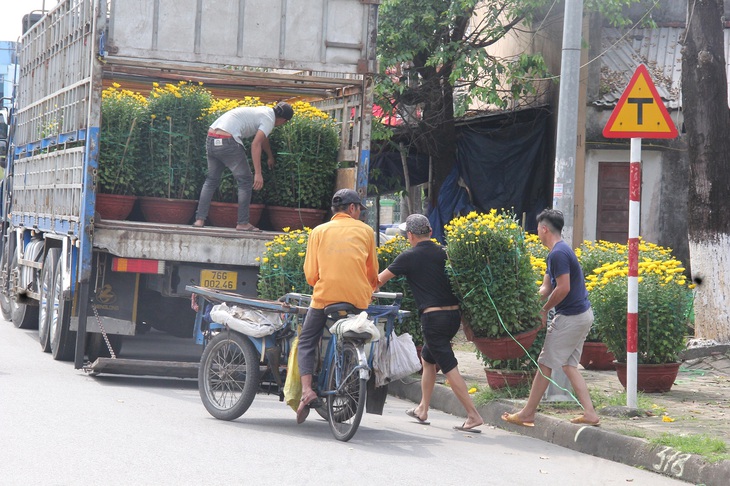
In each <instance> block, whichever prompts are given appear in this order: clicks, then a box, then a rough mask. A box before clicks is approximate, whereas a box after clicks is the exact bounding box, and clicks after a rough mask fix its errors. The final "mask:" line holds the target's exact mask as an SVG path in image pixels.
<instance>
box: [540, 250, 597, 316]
mask: <svg viewBox="0 0 730 486" xmlns="http://www.w3.org/2000/svg"><path fill="white" fill-rule="evenodd" d="M566 273H570V292H568V295H566V296H565V298H564V299H563V300H562V301H561V302H560V303H559V304H558V305H556V306H555V313H556V314H563V315H564V316H574V315H577V314H582V313H583V312H585V311H587V310H588V309H589V308H590V306H591V303H590V301H589V300H588V291H587V290H586V286H585V279H584V277H583V269H582V268H581V267H580V263H578V259H577V258H576V256H575V253H573V250H571V249H570V247H569V246H568V244H567V243H566V242H565V241H563V240H560V241H559V242H557V243H556V244H555V246H553V249H552V251H550V254H548V257H547V274H548V276H549V277H550V284H551V285H552V286H553V288H555V287H556V286H557V283H556V279H557V278H558V277H560V276H561V275H565V274H566Z"/></svg>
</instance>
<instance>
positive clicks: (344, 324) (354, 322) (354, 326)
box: [330, 311, 380, 342]
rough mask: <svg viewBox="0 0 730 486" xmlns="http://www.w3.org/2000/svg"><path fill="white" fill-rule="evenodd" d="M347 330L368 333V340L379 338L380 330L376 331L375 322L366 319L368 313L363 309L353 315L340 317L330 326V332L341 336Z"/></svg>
mask: <svg viewBox="0 0 730 486" xmlns="http://www.w3.org/2000/svg"><path fill="white" fill-rule="evenodd" d="M347 331H353V332H358V333H367V334H370V336H371V337H370V341H376V340H378V339H380V331H378V328H377V326H375V323H374V322H373V321H371V320H370V319H368V313H367V312H365V311H363V312H361V313H360V314H358V315H357V316H355V317H346V318H344V319H340V320H338V321H337V322H335V323H334V324H332V327H330V332H331V333H332V334H337V335H338V336H342V334H344V333H345V332H347ZM370 341H368V342H370Z"/></svg>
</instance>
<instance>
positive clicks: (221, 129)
mask: <svg viewBox="0 0 730 486" xmlns="http://www.w3.org/2000/svg"><path fill="white" fill-rule="evenodd" d="M292 116H294V110H292V107H291V106H290V105H289V104H288V103H283V102H282V103H278V104H277V105H276V106H275V107H274V108H271V107H268V106H256V107H248V106H247V107H240V108H234V109H233V110H230V111H227V112H226V113H224V114H223V115H221V116H220V117H219V118H218V119H217V120H216V121H214V122H213V124H212V125H211V126H210V128H209V129H208V138H207V140H206V142H205V148H206V152H207V154H208V175H207V176H206V178H205V183H204V184H203V189H202V190H201V191H200V200H199V201H198V211H197V214H196V217H195V218H196V219H195V223H194V224H193V226H195V227H197V228H202V227H203V226H205V219H206V218H207V217H208V210H210V201H211V199H213V193H214V192H215V191H216V189H218V186H219V185H220V182H221V175H222V174H223V169H224V168H225V167H228V168H229V169H230V170H231V172H232V173H233V177H234V179H235V180H236V184H238V223H237V224H236V229H237V230H239V231H261V230H260V229H258V228H257V227H255V226H254V225H252V224H251V223H250V222H249V206H250V204H251V190H252V189H253V190H255V191H259V190H261V189H262V188H263V187H264V177H263V175H262V174H261V153H262V152H266V155H267V156H268V159H269V160H268V164H269V168H272V167H273V166H274V154H273V153H272V152H271V146H270V145H269V135H271V131H272V130H273V129H274V127H278V126H280V125H283V124H285V123H286V122H288V121H289V120H291V118H292ZM249 138H252V139H253V140H252V141H251V159H252V160H253V168H254V173H253V174H251V168H250V167H249V165H248V158H246V151H245V150H244V148H243V140H245V139H249Z"/></svg>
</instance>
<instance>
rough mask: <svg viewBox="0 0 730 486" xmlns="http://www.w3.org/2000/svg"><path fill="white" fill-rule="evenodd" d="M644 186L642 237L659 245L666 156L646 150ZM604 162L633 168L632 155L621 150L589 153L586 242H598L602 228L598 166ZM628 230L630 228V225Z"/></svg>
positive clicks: (586, 192)
mask: <svg viewBox="0 0 730 486" xmlns="http://www.w3.org/2000/svg"><path fill="white" fill-rule="evenodd" d="M641 158H642V184H641V220H640V221H641V230H640V231H641V233H640V235H641V237H642V238H644V239H645V240H647V241H651V242H656V241H658V240H659V237H660V233H661V225H660V219H659V217H660V214H661V211H662V190H661V179H662V153H661V152H657V151H652V150H642V154H641ZM601 162H625V163H626V165H628V164H629V157H628V153H627V152H624V151H620V150H588V151H587V153H586V170H585V186H586V191H585V194H586V196H585V214H584V217H585V224H584V228H583V239H584V240H595V239H596V227H597V224H598V221H597V213H598V165H599V163H601ZM627 229H628V225H627Z"/></svg>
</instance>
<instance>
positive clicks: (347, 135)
mask: <svg viewBox="0 0 730 486" xmlns="http://www.w3.org/2000/svg"><path fill="white" fill-rule="evenodd" d="M378 4H379V0H281V1H277V2H271V1H270V0H268V1H267V0H240V1H237V2H226V1H220V0H155V1H151V2H129V1H126V0H61V1H59V2H58V4H57V6H55V7H54V8H53V9H52V10H50V11H49V12H47V13H46V14H45V15H44V16H43V17H42V18H41V19H40V20H38V21H37V22H36V23H35V24H34V25H33V26H31V27H29V29H28V30H27V32H25V33H24V34H23V36H22V37H21V38H20V40H19V42H18V44H17V63H18V69H17V71H18V78H17V80H16V81H15V82H16V85H15V89H14V96H13V100H12V113H11V116H10V120H11V124H12V126H11V129H10V130H9V132H8V133H9V134H10V136H9V139H8V151H7V169H6V172H5V176H4V179H3V184H4V191H3V200H2V220H1V224H2V242H1V243H2V251H1V253H0V287H1V288H0V310H1V311H2V315H3V317H5V318H6V319H8V320H11V321H12V322H13V324H14V325H15V326H16V327H19V328H35V327H37V328H38V337H39V342H40V344H41V349H42V351H46V352H50V353H51V355H52V356H53V358H54V359H56V360H67V361H71V360H73V362H74V367H75V368H76V369H80V368H82V367H88V366H89V365H90V362H93V361H95V358H97V357H103V356H104V355H107V356H108V355H112V356H113V355H114V349H115V348H117V349H118V348H119V347H120V346H121V343H122V340H123V339H124V337H125V336H133V335H135V334H137V333H138V332H141V331H142V330H143V328H144V326H145V325H149V323H152V325H164V326H163V327H165V328H166V329H167V330H169V331H171V332H172V333H173V334H175V333H177V334H180V333H183V334H188V335H190V337H191V338H192V332H190V327H189V326H190V323H191V322H192V321H193V320H194V312H192V311H191V310H190V305H189V304H190V293H189V292H188V291H186V290H185V287H186V286H187V285H201V282H202V281H203V280H205V279H206V278H213V279H215V278H218V277H216V275H223V276H224V277H223V278H225V279H226V280H227V281H232V282H235V286H234V287H233V288H230V289H229V290H232V291H233V292H236V293H239V294H241V295H244V296H247V295H248V296H255V292H256V282H257V276H258V263H257V261H256V258H257V257H258V256H260V255H261V254H262V253H263V251H264V249H265V243H266V242H267V241H269V240H271V239H272V238H273V237H274V236H275V234H274V233H271V232H263V233H256V234H253V233H251V234H246V235H245V236H244V235H242V234H241V233H240V232H236V231H235V230H233V229H230V230H227V229H213V228H211V229H206V230H205V231H201V230H199V229H193V228H192V227H190V226H188V225H166V224H153V223H147V222H140V221H117V220H103V219H100V218H99V217H98V215H97V213H96V211H95V203H96V193H97V181H96V176H97V169H98V152H99V151H98V149H99V141H100V123H101V117H102V116H103V113H102V110H101V99H102V90H103V87H104V86H108V85H109V84H110V83H112V82H116V81H119V82H121V83H123V82H125V81H127V82H128V81H130V80H132V81H134V82H137V83H140V82H145V83H149V84H150V85H151V84H152V83H153V82H159V83H164V82H175V81H178V80H186V81H191V82H202V83H205V84H206V85H215V86H224V87H226V89H228V90H229V92H236V90H240V92H242V93H243V92H245V93H252V92H258V93H263V94H266V95H268V96H269V97H274V96H275V97H276V98H277V99H279V100H287V99H291V98H299V99H301V98H302V97H306V99H308V100H311V101H310V103H312V104H313V105H315V106H316V107H318V108H319V109H321V110H323V111H325V112H326V113H328V114H329V115H330V116H331V117H333V118H334V119H336V120H337V121H338V123H340V124H341V137H342V138H341V148H340V154H339V158H340V159H341V160H342V161H348V162H350V163H351V165H353V166H354V167H355V168H356V174H357V176H356V183H355V185H356V189H357V190H358V191H359V192H360V193H361V194H362V195H364V193H365V189H366V186H367V173H368V165H369V158H370V122H371V116H372V102H373V101H372V100H373V92H372V89H373V74H374V72H375V70H376V58H375V38H376V33H377V30H376V29H377V10H378ZM211 276H212V277H211ZM97 361H98V360H97ZM148 364H149V365H150V369H159V365H160V363H157V362H156V361H155V360H154V359H152V360H149V363H148ZM92 366H93V365H92ZM123 368H124V367H123V366H120V368H119V369H116V370H115V369H114V367H113V366H111V367H108V368H105V369H104V372H110V373H114V372H118V373H124V372H125V370H124V369H123Z"/></svg>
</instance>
